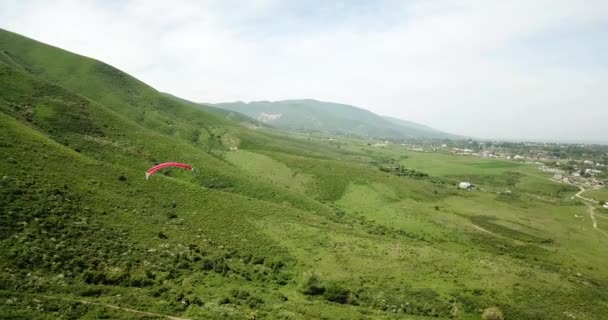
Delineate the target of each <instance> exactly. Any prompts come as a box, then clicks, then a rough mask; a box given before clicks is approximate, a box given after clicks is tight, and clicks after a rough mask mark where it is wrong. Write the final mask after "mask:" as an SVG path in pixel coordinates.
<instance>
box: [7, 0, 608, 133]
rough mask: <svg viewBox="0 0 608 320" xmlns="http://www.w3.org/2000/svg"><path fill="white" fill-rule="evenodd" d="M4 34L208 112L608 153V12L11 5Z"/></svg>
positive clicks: (455, 4) (241, 4)
mask: <svg viewBox="0 0 608 320" xmlns="http://www.w3.org/2000/svg"><path fill="white" fill-rule="evenodd" d="M0 28H4V29H7V30H10V31H13V32H17V33H20V34H22V35H25V36H28V37H31V38H34V39H36V40H39V41H42V42H45V43H48V44H52V45H54V46H58V47H61V48H64V49H66V50H69V51H72V52H76V53H79V54H82V55H85V56H89V57H93V58H96V59H99V60H101V61H104V62H106V63H109V64H111V65H113V66H115V67H117V68H119V69H121V70H123V71H126V72H127V73H129V74H131V75H133V76H135V77H137V78H138V79H140V80H142V81H144V82H146V83H148V84H150V85H151V86H153V87H155V88H156V89H158V90H159V91H163V92H168V93H171V94H174V95H176V96H179V97H182V98H185V99H189V100H192V101H196V102H210V103H213V102H227V101H237V100H239V101H256V100H283V99H300V98H311V99H317V100H322V101H331V102H339V103H346V104H351V105H354V106H358V107H361V108H365V109H368V110H371V111H373V112H375V113H378V114H381V115H389V116H393V117H397V118H402V119H406V120H410V121H415V122H419V123H423V124H426V125H430V126H432V127H435V128H438V129H441V130H444V131H447V132H451V133H455V134H461V135H466V136H473V137H478V138H486V139H511V140H550V141H586V142H608V1H606V0H534V1H529V0H509V1H498V0H497V1H488V0H458V1H448V0H445V1H442V0H409V1H408V0H394V1H393V0H385V1H383V0H378V1H370V0H350V1H346V0H342V1H340V0H335V1H322V0H308V1H304V0H299V1H295V0H294V1H289V0H283V1H279V0H250V1H236V0H217V1H211V0H209V1H204V0H203V1H180V0H173V1H157V0H136V1H119V0H106V1H102V0H98V1H86V0H84V1H67V0H66V1H61V0H57V1H27V0H0Z"/></svg>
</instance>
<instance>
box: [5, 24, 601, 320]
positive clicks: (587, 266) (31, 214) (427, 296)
mask: <svg viewBox="0 0 608 320" xmlns="http://www.w3.org/2000/svg"><path fill="white" fill-rule="evenodd" d="M0 49H1V50H3V51H2V52H3V55H4V58H1V57H0V61H2V63H0V88H1V89H0V90H1V91H0V131H1V132H2V135H0V157H1V158H2V159H6V161H3V162H0V187H1V190H2V192H0V207H2V208H3V210H4V211H3V212H2V216H1V218H2V221H1V222H2V223H1V224H0V225H1V226H2V229H0V231H1V234H0V235H1V238H0V255H1V259H0V261H1V262H0V267H1V268H2V270H3V272H2V273H0V295H1V296H2V301H7V302H6V303H5V304H3V305H1V306H0V313H1V314H2V315H6V316H7V317H9V318H20V317H21V318H26V319H31V318H57V317H59V316H63V317H66V318H77V317H88V318H99V317H103V316H111V317H123V318H132V317H134V316H136V315H135V314H133V313H129V312H126V311H119V310H111V309H108V308H105V307H103V306H99V305H83V304H81V303H77V302H73V301H68V300H62V299H88V300H91V301H97V302H101V303H107V304H112V305H120V306H126V307H129V308H133V309H139V310H145V311H152V312H156V313H159V314H170V315H181V316H183V317H191V318H199V317H200V318H222V319H225V318H235V319H241V318H255V317H263V318H283V319H310V318H322V317H325V318H331V319H339V318H344V319H349V318H365V317H367V318H404V317H405V318H412V319H417V318H425V317H426V316H431V317H440V318H448V317H450V315H451V314H452V313H453V314H455V315H456V317H458V318H462V319H478V318H479V314H480V311H479V310H480V309H482V308H485V307H487V306H490V305H498V306H499V307H500V308H501V309H503V311H504V312H505V314H506V316H507V318H508V319H538V318H561V317H564V315H567V314H572V315H574V316H576V317H577V318H578V319H595V318H598V317H600V316H601V315H603V314H605V313H606V312H607V311H608V310H607V307H606V303H607V301H608V297H607V296H606V293H605V291H603V290H602V288H604V287H605V285H606V284H607V280H608V274H607V273H606V270H605V268H602V263H603V262H604V261H605V260H606V258H607V257H606V253H605V251H603V250H601V248H603V247H605V245H606V243H607V242H608V241H607V240H608V239H606V238H604V237H603V236H602V234H600V233H598V232H594V231H593V230H592V229H591V225H590V221H589V220H588V218H587V217H586V216H585V207H584V206H583V205H582V204H580V203H578V202H577V201H576V200H570V198H571V196H572V195H573V193H574V192H575V191H576V190H574V189H570V188H567V187H563V186H560V185H556V184H553V183H551V182H549V181H548V180H547V179H546V177H544V176H542V175H539V174H538V173H536V172H535V171H534V170H532V169H531V168H529V167H526V166H522V165H518V164H515V163H512V162H502V161H490V160H478V159H474V158H466V157H454V156H449V155H437V154H432V155H431V154H425V153H407V152H404V151H402V150H400V149H398V148H394V149H393V148H387V149H379V148H371V147H368V146H367V143H365V142H362V141H357V140H344V141H345V142H344V143H343V144H342V145H336V144H332V143H328V142H327V141H324V140H322V139H313V138H311V137H310V136H307V135H296V134H285V133H282V132H280V131H279V132H277V131H272V130H249V129H246V128H244V127H242V126H239V125H237V124H236V123H235V122H232V121H230V120H226V119H225V117H221V116H217V115H214V114H210V113H206V112H204V111H201V110H200V108H197V107H195V106H192V105H190V104H189V103H186V102H183V101H179V100H177V99H171V98H167V97H166V96H164V95H162V94H160V93H158V92H156V91H155V90H154V89H152V88H150V87H148V86H146V85H145V84H143V83H141V82H138V81H137V80H135V79H133V78H131V77H129V76H127V75H124V74H122V73H120V72H119V71H117V70H115V69H112V68H111V67H109V66H107V65H104V64H102V63H100V62H97V61H95V60H91V59H87V58H83V57H79V56H76V55H72V54H69V53H67V52H65V51H61V50H59V49H56V48H52V47H48V46H45V45H42V44H40V43H36V42H33V41H31V40H28V39H25V38H21V37H19V36H16V35H13V34H10V33H6V32H0ZM6 57H10V60H8V58H6ZM82 79H86V81H82ZM237 145H238V146H239V148H240V149H241V150H240V151H235V152H230V151H228V149H229V148H230V147H232V146H237ZM165 160H179V161H184V162H189V163H192V164H193V165H194V166H195V167H196V168H198V169H199V173H198V174H196V175H192V174H190V173H188V172H183V171H176V170H169V171H166V172H165V173H164V174H157V175H155V176H154V177H153V178H152V179H151V180H150V181H145V180H144V179H143V175H142V172H144V170H145V169H146V168H147V167H148V166H150V165H152V164H153V163H154V162H156V161H165ZM391 160H393V161H396V162H400V163H401V164H402V165H404V166H407V167H410V168H415V169H417V170H422V171H425V172H428V173H429V174H430V175H431V176H432V177H434V178H436V179H426V178H420V179H414V178H408V177H399V176H395V175H392V174H389V173H385V172H382V171H380V170H378V169H377V167H376V166H375V164H378V163H384V162H386V161H391ZM464 178H467V179H470V180H471V181H472V182H474V183H475V184H476V185H478V186H479V187H480V189H481V191H477V192H469V193H467V192H461V191H458V190H455V189H454V187H453V186H452V181H456V180H459V179H464ZM506 187H510V188H511V189H513V193H512V194H511V195H508V196H506V195H501V194H497V193H496V192H500V191H504V189H505V188H506ZM576 216H579V217H583V216H584V217H583V218H577V217H576ZM481 230H485V231H481ZM28 274H29V275H28ZM579 274H580V275H579ZM315 288H316V289H315ZM321 289H325V293H324V294H321V295H315V294H312V295H311V293H320V290H321ZM343 303H344V304H343ZM403 313H406V314H407V315H404V314H403Z"/></svg>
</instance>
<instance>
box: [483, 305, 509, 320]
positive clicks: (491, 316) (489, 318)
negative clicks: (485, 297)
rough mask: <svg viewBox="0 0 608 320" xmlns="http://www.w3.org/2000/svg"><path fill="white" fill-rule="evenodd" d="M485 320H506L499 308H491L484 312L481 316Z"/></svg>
mask: <svg viewBox="0 0 608 320" xmlns="http://www.w3.org/2000/svg"><path fill="white" fill-rule="evenodd" d="M481 318H482V319H483V320H504V317H503V315H502V311H500V309H498V307H489V308H486V309H485V310H483V313H482V314H481Z"/></svg>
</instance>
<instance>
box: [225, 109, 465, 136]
mask: <svg viewBox="0 0 608 320" xmlns="http://www.w3.org/2000/svg"><path fill="white" fill-rule="evenodd" d="M214 106H216V107H219V108H223V109H226V110H232V111H235V112H240V113H242V114H245V115H247V116H249V117H251V118H254V119H256V120H258V121H261V122H264V123H267V124H269V125H272V126H275V127H277V128H282V129H289V130H297V131H307V132H323V133H334V134H349V135H355V136H360V137H373V138H393V139H428V138H433V139H457V138H461V137H459V136H456V135H453V134H449V133H445V132H442V131H439V130H436V129H433V128H430V127H428V126H425V125H421V124H417V123H414V122H410V121H405V120H400V119H395V118H390V117H382V116H379V115H377V114H375V113H372V112H370V111H368V110H365V109H361V108H358V107H354V106H350V105H346V104H340V103H332V102H323V101H317V100H313V99H301V100H283V101H274V102H271V101H254V102H249V103H246V102H232V103H218V104H214Z"/></svg>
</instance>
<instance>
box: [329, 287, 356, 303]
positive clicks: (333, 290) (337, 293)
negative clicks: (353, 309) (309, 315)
mask: <svg viewBox="0 0 608 320" xmlns="http://www.w3.org/2000/svg"><path fill="white" fill-rule="evenodd" d="M323 298H325V300H327V301H331V302H337V303H340V304H347V303H349V302H350V300H351V299H350V290H348V289H347V288H344V287H343V286H341V285H340V284H337V283H332V284H330V285H328V286H327V288H325V292H323Z"/></svg>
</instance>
